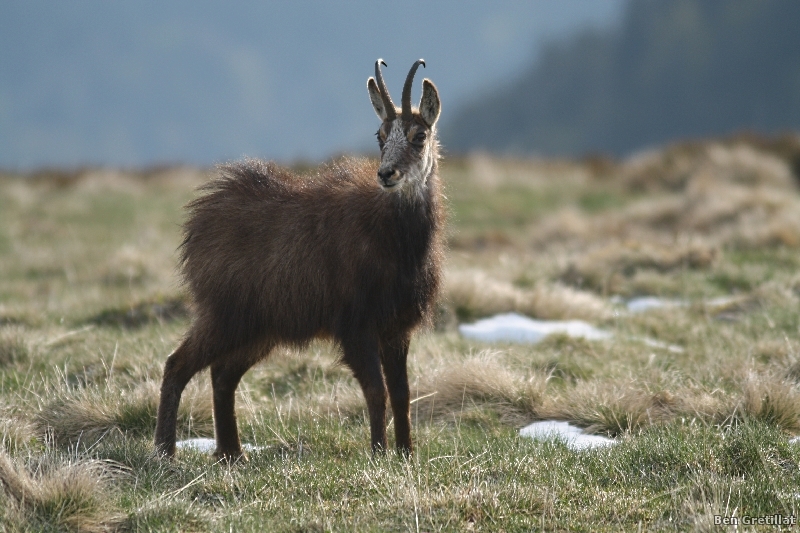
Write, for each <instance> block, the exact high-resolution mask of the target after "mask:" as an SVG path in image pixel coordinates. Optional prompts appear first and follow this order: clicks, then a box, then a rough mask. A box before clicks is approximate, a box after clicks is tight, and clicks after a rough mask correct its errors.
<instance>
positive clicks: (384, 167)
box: [367, 59, 441, 193]
mask: <svg viewBox="0 0 800 533" xmlns="http://www.w3.org/2000/svg"><path fill="white" fill-rule="evenodd" d="M381 64H383V65H384V66H386V63H384V62H383V60H382V59H378V60H377V61H376V62H375V77H374V78H370V79H369V80H368V81H367V90H369V99H370V100H371V101H372V107H373V108H375V113H377V115H378V118H380V119H381V120H382V121H383V123H382V124H381V127H380V128H379V129H378V133H377V136H378V144H379V145H380V148H381V164H380V167H378V183H379V184H380V186H381V187H382V188H383V189H384V190H386V191H394V190H398V191H403V192H405V193H408V192H417V193H419V192H421V191H422V190H423V189H424V187H425V185H426V180H427V178H428V176H429V175H430V173H431V171H432V170H433V166H434V164H435V162H436V159H437V157H438V144H437V140H436V129H435V127H436V121H437V120H438V118H439V111H440V110H441V104H440V102H439V92H438V91H437V90H436V86H435V85H434V84H433V82H431V81H430V80H429V79H427V78H426V79H424V80H422V99H421V100H420V102H419V108H416V109H415V108H412V107H411V85H412V84H413V82H414V73H416V71H417V68H418V67H419V66H420V65H422V66H423V67H424V66H425V61H423V60H422V59H419V60H417V61H416V62H415V63H414V65H413V66H412V67H411V70H410V71H409V73H408V76H407V77H406V82H405V85H403V98H402V107H401V108H400V109H397V108H396V107H395V106H394V103H393V102H392V98H391V97H390V96H389V91H388V89H387V88H386V83H385V82H384V81H383V75H382V74H381V68H380V66H381ZM376 80H377V81H376Z"/></svg>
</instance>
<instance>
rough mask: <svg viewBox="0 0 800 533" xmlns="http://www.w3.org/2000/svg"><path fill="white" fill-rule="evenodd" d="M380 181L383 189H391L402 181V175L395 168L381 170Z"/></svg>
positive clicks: (379, 172) (379, 171)
mask: <svg viewBox="0 0 800 533" xmlns="http://www.w3.org/2000/svg"><path fill="white" fill-rule="evenodd" d="M378 179H379V180H380V183H381V185H382V186H383V187H385V188H387V189H391V188H392V187H394V186H395V185H397V183H398V182H399V181H400V173H399V172H398V171H397V169H395V168H380V169H378Z"/></svg>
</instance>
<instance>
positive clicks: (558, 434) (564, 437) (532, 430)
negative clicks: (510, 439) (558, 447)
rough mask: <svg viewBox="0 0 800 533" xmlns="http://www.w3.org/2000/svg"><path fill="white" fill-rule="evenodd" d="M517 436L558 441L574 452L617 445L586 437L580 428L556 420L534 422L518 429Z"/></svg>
mask: <svg viewBox="0 0 800 533" xmlns="http://www.w3.org/2000/svg"><path fill="white" fill-rule="evenodd" d="M519 434H520V435H521V436H523V437H529V438H532V439H534V440H560V441H562V442H563V443H564V444H566V445H567V447H568V448H570V449H572V450H575V451H582V450H589V449H592V448H604V447H606V446H612V445H614V444H616V443H617V441H615V440H614V439H609V438H608V437H602V436H600V435H587V434H586V433H584V432H583V430H582V429H581V428H579V427H576V426H573V425H572V424H570V423H569V422H560V421H558V420H544V421H542V422H534V423H533V424H530V425H528V426H525V427H524V428H522V429H520V430H519Z"/></svg>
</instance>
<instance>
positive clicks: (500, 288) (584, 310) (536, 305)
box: [444, 270, 611, 321]
mask: <svg viewBox="0 0 800 533" xmlns="http://www.w3.org/2000/svg"><path fill="white" fill-rule="evenodd" d="M444 294H445V301H446V302H447V303H448V304H450V305H452V306H453V307H454V308H455V311H456V314H457V315H458V316H459V317H460V318H462V319H471V318H477V317H483V316H489V315H494V314H498V313H508V312H517V313H523V314H526V315H529V316H532V317H536V318H540V319H546V320H560V319H582V320H591V321H599V320H604V319H606V318H608V317H610V316H611V309H610V307H609V305H608V304H607V303H606V302H605V301H604V300H602V299H601V298H598V297H597V296H595V295H594V294H592V293H588V292H583V291H579V290H576V289H574V288H571V287H566V286H564V285H561V284H558V283H555V284H545V283H539V284H537V285H535V286H534V287H533V288H532V289H522V288H519V287H515V286H514V285H512V284H511V283H508V282H505V281H500V280H497V279H493V278H490V277H489V276H488V275H487V274H486V273H484V272H482V271H478V270H472V271H455V272H448V275H447V277H446V279H445V291H444Z"/></svg>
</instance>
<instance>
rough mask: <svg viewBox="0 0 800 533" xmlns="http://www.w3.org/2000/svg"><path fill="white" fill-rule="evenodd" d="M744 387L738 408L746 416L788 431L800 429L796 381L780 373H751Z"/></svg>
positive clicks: (799, 403)
mask: <svg viewBox="0 0 800 533" xmlns="http://www.w3.org/2000/svg"><path fill="white" fill-rule="evenodd" d="M743 388H744V391H743V392H744V397H743V399H742V401H741V403H740V405H739V409H740V412H741V413H742V414H743V415H744V416H747V417H749V418H752V419H756V420H760V421H763V422H765V423H768V424H772V425H775V426H778V427H779V428H781V429H783V430H785V431H791V432H793V433H797V432H798V431H800V391H798V389H797V387H796V386H795V385H794V384H792V383H789V382H787V381H786V380H784V379H782V378H780V377H778V376H773V375H769V374H761V375H756V374H750V375H749V376H748V377H747V379H746V380H745V382H744V385H743ZM737 414H738V413H737Z"/></svg>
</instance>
